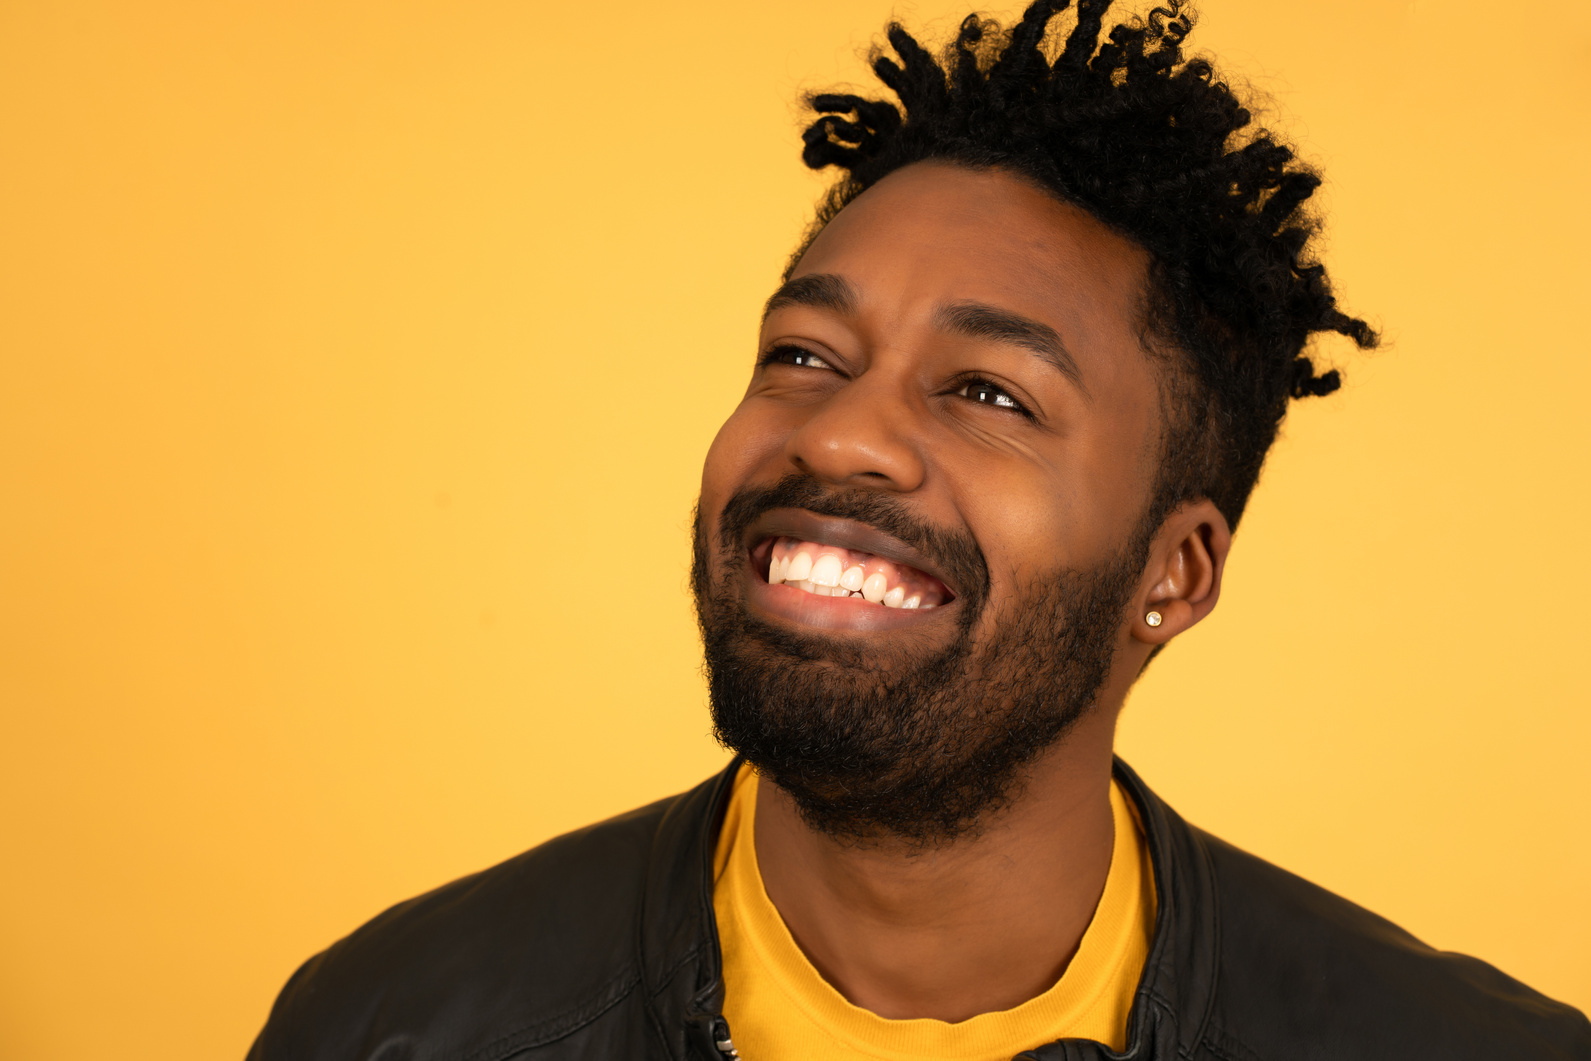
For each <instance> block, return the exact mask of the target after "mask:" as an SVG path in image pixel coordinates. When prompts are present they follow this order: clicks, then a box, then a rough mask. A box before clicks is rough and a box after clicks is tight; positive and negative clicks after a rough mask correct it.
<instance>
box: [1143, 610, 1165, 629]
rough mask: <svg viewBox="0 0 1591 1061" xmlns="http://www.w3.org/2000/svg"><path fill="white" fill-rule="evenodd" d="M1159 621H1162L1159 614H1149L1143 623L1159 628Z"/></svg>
mask: <svg viewBox="0 0 1591 1061" xmlns="http://www.w3.org/2000/svg"><path fill="white" fill-rule="evenodd" d="M1161 621H1162V620H1161V617H1160V613H1159V612H1150V613H1149V614H1148V615H1146V616H1144V622H1146V623H1148V624H1149V625H1150V626H1159V625H1160V623H1161Z"/></svg>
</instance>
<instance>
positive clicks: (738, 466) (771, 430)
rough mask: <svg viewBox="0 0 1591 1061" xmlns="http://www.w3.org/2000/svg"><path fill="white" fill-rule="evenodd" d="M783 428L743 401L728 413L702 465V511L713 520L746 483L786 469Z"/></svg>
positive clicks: (763, 478) (786, 431) (752, 402)
mask: <svg viewBox="0 0 1591 1061" xmlns="http://www.w3.org/2000/svg"><path fill="white" fill-rule="evenodd" d="M786 437H788V427H787V425H782V424H779V423H777V422H775V419H774V418H773V417H770V416H769V415H767V411H766V410H763V409H759V408H757V403H756V402H755V401H754V400H752V399H747V400H746V401H743V402H741V403H740V405H739V406H737V407H736V409H735V411H734V412H733V413H731V414H729V419H728V420H725V421H724V424H723V426H722V427H720V428H719V429H718V434H717V435H716V436H715V437H714V438H713V444H712V445H711V446H709V447H708V449H707V459H706V461H704V462H703V464H702V499H701V504H702V511H703V512H705V513H708V514H710V516H711V517H712V518H713V519H716V518H717V515H718V513H719V511H720V510H722V508H723V506H724V503H725V502H727V501H728V500H729V498H730V497H731V496H732V495H733V494H734V493H735V491H736V490H738V489H740V488H741V487H742V486H745V485H746V484H748V483H750V482H754V481H757V482H760V481H763V480H765V479H768V478H769V477H770V476H771V477H772V478H777V477H778V476H779V475H782V474H784V471H786V470H788V469H781V468H779V467H778V466H779V465H780V464H782V463H783V454H784V440H785V438H786Z"/></svg>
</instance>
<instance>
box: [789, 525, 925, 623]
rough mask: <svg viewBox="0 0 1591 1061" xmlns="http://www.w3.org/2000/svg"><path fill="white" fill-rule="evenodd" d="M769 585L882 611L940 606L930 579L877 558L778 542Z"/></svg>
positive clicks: (804, 543)
mask: <svg viewBox="0 0 1591 1061" xmlns="http://www.w3.org/2000/svg"><path fill="white" fill-rule="evenodd" d="M768 582H769V584H771V585H775V586H777V585H779V584H781V583H783V584H785V585H787V586H791V587H793V588H795V589H799V590H803V591H805V592H807V593H812V594H815V595H817V596H820V597H854V598H860V599H861V600H865V601H868V602H870V603H873V604H882V605H883V606H884V607H886V608H932V607H935V606H936V605H938V604H939V603H941V602H942V601H943V599H944V598H943V589H944V587H942V586H940V585H939V584H938V583H937V582H934V580H933V579H930V578H928V577H927V576H925V575H923V574H922V573H921V572H919V571H915V570H913V569H912V568H909V567H905V566H904V565H900V564H896V563H893V562H891V561H889V560H885V559H884V558H882V557H878V556H872V555H870V554H867V553H857V552H853V551H851V550H848V549H842V548H840V547H839V546H835V545H822V544H819V543H817V542H807V541H801V540H799V539H796V538H780V539H778V540H777V541H775V542H774V544H773V548H772V550H771V555H770V557H769V560H768Z"/></svg>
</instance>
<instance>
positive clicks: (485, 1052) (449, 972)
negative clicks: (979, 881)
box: [249, 797, 683, 1061]
mask: <svg viewBox="0 0 1591 1061" xmlns="http://www.w3.org/2000/svg"><path fill="white" fill-rule="evenodd" d="M682 798H683V797H675V798H673V799H668V800H662V801H659V802H658V803H654V804H652V805H650V806H647V807H643V808H641V809H639V810H636V811H632V812H630V813H629V814H625V815H622V816H620V817H618V818H613V819H611V820H609V821H605V822H601V823H599V824H596V825H592V826H588V827H586V828H584V829H580V830H577V831H575V832H572V833H568V834H566V835H564V836H560V837H557V838H556V839H553V840H549V841H548V842H546V843H544V844H542V845H541V846H539V847H536V848H533V849H531V850H530V851H527V852H525V853H524V854H521V855H519V856H517V857H515V858H513V859H510V860H509V861H507V862H504V863H502V864H500V865H497V866H494V867H492V868H490V869H487V870H484V871H482V872H480V873H476V874H473V875H471V876H468V877H465V878H463V879H461V880H457V881H454V882H452V883H451V884H447V885H444V886H442V887H440V888H437V889H436V890H434V891H431V892H428V893H426V894H425V895H421V896H419V897H417V898H414V899H410V900H408V901H407V902H404V903H400V904H398V905H397V906H394V907H392V908H391V909H389V910H387V911H386V912H385V913H382V914H380V915H379V916H377V917H375V918H374V919H372V920H371V921H369V922H368V923H366V924H365V925H363V926H362V927H360V928H359V929H357V930H356V931H355V932H353V933H352V934H351V935H349V936H347V937H346V938H344V939H342V940H340V941H339V942H337V943H336V944H334V945H332V946H331V947H330V948H328V949H327V950H325V951H323V952H322V953H320V954H318V955H316V956H315V957H313V958H311V959H310V960H309V961H307V962H306V963H305V964H304V965H303V966H302V967H301V968H300V969H299V970H298V972H297V973H295V974H294V975H293V977H292V979H291V980H289V981H288V983H287V986H286V987H284V988H283V989H282V992H281V994H280V996H279V997H278V999H277V1001H276V1005H275V1007H274V1008H273V1009H272V1012H271V1017H270V1020H269V1021H268V1022H267V1024H266V1027H265V1029H264V1031H262V1032H261V1033H260V1037H259V1040H258V1041H257V1042H256V1043H255V1046H254V1050H253V1051H252V1052H251V1053H250V1055H249V1056H250V1059H251V1061H256V1059H258V1061H265V1059H272V1061H274V1059H277V1058H294V1059H310V1058H333V1057H335V1058H351V1057H367V1056H382V1057H385V1056H388V1054H387V1053H386V1052H385V1050H387V1049H392V1046H393V1045H394V1044H398V1043H401V1044H403V1045H402V1046H400V1047H399V1048H397V1049H395V1050H393V1052H392V1055H391V1056H394V1057H422V1056H423V1057H460V1058H462V1057H476V1056H482V1057H485V1056H498V1055H499V1054H500V1053H502V1050H501V1049H496V1048H494V1047H502V1048H505V1049H508V1050H517V1049H524V1048H527V1047H530V1046H534V1045H537V1044H538V1043H540V1042H545V1041H549V1040H551V1039H555V1038H558V1037H560V1036H562V1035H564V1034H567V1033H568V1032H569V1031H570V1030H572V1029H575V1028H578V1027H580V1026H582V1025H583V1024H586V1023H589V1022H590V1021H591V1020H593V1019H594V1018H595V1017H596V1016H598V1015H599V1014H601V1013H602V1012H604V1011H605V1010H608V1009H610V1008H612V1007H614V1006H616V1005H619V1004H620V1003H621V1002H623V1001H624V1000H625V999H626V998H627V997H628V996H630V995H631V994H632V993H634V992H635V989H636V987H637V986H638V984H639V982H640V978H641V968H640V957H639V953H638V944H637V937H638V928H637V924H638V920H639V916H640V910H641V905H642V902H643V898H644V891H645V887H646V867H647V864H648V859H649V855H650V853H651V850H652V848H653V844H654V841H655V838H656V835H657V832H658V828H659V823H660V822H661V821H662V820H663V819H664V817H665V816H666V815H667V813H668V811H669V810H670V809H671V808H672V807H673V806H674V805H675V804H676V803H678V802H679V801H680V800H681V799H682Z"/></svg>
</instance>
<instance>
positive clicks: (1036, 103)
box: [787, 0, 1377, 527]
mask: <svg viewBox="0 0 1591 1061" xmlns="http://www.w3.org/2000/svg"><path fill="white" fill-rule="evenodd" d="M1111 3H1112V0H1078V4H1077V10H1076V20H1077V21H1076V26H1075V28H1074V29H1073V30H1072V32H1071V33H1070V34H1069V35H1067V36H1066V38H1065V40H1064V42H1062V41H1060V40H1058V39H1052V35H1051V34H1050V32H1049V28H1050V23H1051V21H1052V20H1054V19H1055V17H1056V16H1057V15H1059V14H1060V13H1061V12H1062V11H1064V10H1065V9H1066V8H1067V7H1069V6H1070V4H1071V0H1036V2H1035V3H1033V4H1032V5H1031V6H1029V7H1028V8H1027V10H1026V12H1025V13H1024V14H1023V16H1022V19H1021V21H1020V22H1019V23H1018V24H1017V25H1016V26H1015V27H1014V28H1012V29H1011V30H1009V31H1006V30H1004V29H1002V27H1001V26H1000V25H999V24H998V23H997V22H995V21H993V20H991V19H986V18H981V17H979V16H978V15H975V14H974V15H968V16H967V18H966V19H965V20H964V21H963V22H962V23H961V29H960V32H959V33H958V34H957V36H956V39H955V40H954V41H953V42H951V43H950V44H949V45H948V46H946V47H945V49H944V51H943V55H942V57H941V58H939V59H936V58H935V57H934V56H933V55H932V54H930V53H929V52H928V51H927V50H925V49H924V48H923V47H922V45H920V44H919V43H918V42H917V41H916V40H915V39H914V38H913V37H912V36H911V35H910V34H908V33H907V32H906V31H905V30H904V29H903V28H901V26H900V25H899V24H898V23H891V24H890V25H889V27H888V28H887V31H886V34H887V37H888V40H889V44H890V46H891V47H892V48H893V49H894V52H895V56H896V57H897V58H890V57H889V56H887V55H885V54H883V53H882V50H881V49H880V50H879V51H877V52H875V54H874V57H873V62H872V67H873V72H874V73H875V74H877V75H878V78H879V80H881V81H882V82H883V83H884V84H885V85H886V86H888V87H889V88H890V89H891V90H893V92H894V93H895V96H896V97H897V98H898V100H899V101H900V105H899V107H897V106H896V104H895V103H892V102H889V101H886V100H876V99H866V98H863V97H861V96H856V95H850V94H839V93H819V94H816V95H813V96H810V97H809V98H808V100H807V103H808V105H809V106H810V107H811V109H812V111H813V112H815V113H816V114H818V115H820V117H818V118H817V120H816V121H814V122H813V123H812V124H811V125H810V126H809V127H808V128H807V129H806V131H805V133H804V134H803V136H802V139H803V140H804V141H805V144H806V147H805V150H804V151H803V153H802V158H803V160H804V161H805V162H806V164H807V165H808V166H810V167H812V168H813V169H822V168H824V167H826V166H837V167H839V168H840V169H842V170H844V171H845V173H844V176H843V177H842V178H841V179H840V181H839V182H838V183H837V184H835V185H834V186H833V187H832V188H831V189H830V190H829V193H828V195H827V196H826V197H825V199H824V200H823V202H822V203H821V204H820V206H819V208H818V215H817V219H816V221H815V222H814V224H813V226H812V228H811V229H810V230H809V232H808V235H807V238H806V240H805V242H804V243H803V244H802V246H801V248H800V249H799V250H798V251H797V253H796V255H795V256H794V257H792V259H791V266H790V268H791V269H793V268H794V266H795V262H796V261H797V260H798V259H799V258H800V256H801V254H802V253H804V251H805V250H806V247H807V246H809V245H810V244H811V241H812V240H813V239H814V238H815V237H816V236H817V234H818V232H820V231H821V230H822V228H823V226H824V225H826V224H827V223H828V222H829V221H830V220H831V219H833V217H834V216H835V215H836V214H837V213H839V211H840V210H841V209H842V208H843V207H844V206H845V205H846V204H847V203H849V202H850V201H851V200H853V199H855V198H856V197H857V196H858V195H860V194H861V193H862V192H864V191H866V190H867V189H868V188H870V187H872V186H873V185H874V184H876V183H878V181H879V180H881V179H883V178H884V177H885V176H886V175H888V174H890V173H892V172H894V171H895V170H897V169H900V168H901V167H903V166H907V165H910V164H912V163H914V162H923V161H929V160H936V161H941V162H948V163H953V164H958V165H963V166H968V167H972V168H975V169H1001V170H1005V171H1007V172H1011V173H1013V174H1016V175H1019V176H1021V177H1023V178H1025V179H1027V180H1030V181H1034V182H1036V183H1037V184H1039V185H1040V186H1042V187H1043V188H1045V189H1047V190H1048V191H1049V192H1051V193H1052V194H1054V195H1056V196H1057V197H1059V198H1060V199H1062V200H1064V201H1066V202H1069V203H1073V204H1075V205H1077V206H1079V207H1081V208H1082V209H1084V210H1086V211H1088V212H1089V213H1090V214H1092V215H1093V216H1094V217H1096V218H1098V219H1099V220H1100V221H1102V222H1104V223H1105V224H1107V225H1109V226H1111V227H1112V228H1113V229H1115V230H1116V231H1117V232H1119V233H1121V234H1122V235H1124V236H1126V237H1127V238H1129V239H1131V240H1133V241H1134V242H1136V243H1138V244H1139V245H1141V246H1142V247H1144V248H1145V249H1146V250H1148V251H1149V252H1150V255H1151V258H1152V265H1151V267H1150V276H1149V282H1148V285H1147V289H1146V291H1145V292H1144V295H1145V305H1144V321H1143V326H1144V345H1145V349H1146V351H1147V352H1149V353H1150V354H1151V355H1152V356H1155V357H1157V358H1158V359H1160V360H1162V361H1164V362H1165V364H1166V365H1167V367H1168V370H1167V371H1166V372H1164V373H1163V374H1162V375H1163V384H1162V391H1163V394H1164V404H1165V407H1166V426H1165V436H1164V439H1163V444H1162V459H1161V468H1160V472H1159V481H1158V482H1157V483H1156V486H1155V491H1154V494H1153V501H1152V502H1151V507H1150V511H1149V512H1147V513H1146V514H1145V515H1146V519H1149V520H1151V521H1152V523H1151V524H1150V525H1151V526H1158V524H1159V522H1160V520H1162V519H1164V517H1165V516H1166V515H1167V514H1168V513H1169V512H1170V511H1171V510H1172V509H1173V508H1174V507H1175V506H1176V505H1178V504H1180V503H1182V502H1183V501H1187V500H1193V499H1197V498H1204V497H1207V498H1209V499H1210V500H1211V501H1213V502H1214V503H1215V505H1216V506H1217V507H1218V508H1219V509H1220V510H1221V512H1222V514H1223V515H1225V516H1226V518H1227V521H1228V522H1229V523H1230V524H1231V525H1232V526H1234V527H1235V526H1236V525H1237V522H1238V518H1239V517H1240V516H1241V515H1242V512H1243V508H1244V505H1245V504H1246V503H1247V501H1248V497H1249V494H1250V492H1251V491H1252V490H1253V488H1254V484H1255V482H1256V480H1257V479H1258V478H1259V473H1260V467H1261V465H1262V464H1263V463H1264V460H1265V454H1266V451H1267V450H1269V449H1270V446H1271V443H1272V442H1273V441H1274V440H1275V438H1276V432H1277V429H1278V427H1279V426H1280V425H1281V421H1282V418H1283V416H1284V415H1285V414H1286V411H1287V403H1288V399H1289V398H1302V397H1305V396H1308V395H1322V394H1329V393H1330V392H1332V391H1334V390H1336V389H1337V387H1338V385H1339V384H1340V382H1341V381H1340V378H1339V376H1338V374H1337V372H1336V370H1335V369H1332V370H1328V371H1326V372H1323V373H1322V372H1317V370H1316V368H1315V365H1314V363H1313V362H1312V361H1311V359H1310V358H1309V356H1308V355H1307V354H1306V353H1305V350H1304V348H1305V345H1306V344H1307V343H1308V342H1309V340H1310V338H1311V336H1312V335H1313V334H1314V333H1317V332H1336V333H1339V334H1341V335H1345V336H1348V337H1349V338H1351V339H1352V340H1353V341H1354V342H1355V343H1356V344H1358V346H1359V347H1360V348H1362V349H1363V348H1369V347H1373V346H1375V345H1376V343H1377V337H1376V333H1375V332H1374V331H1373V330H1371V328H1370V326H1369V325H1367V324H1366V323H1365V322H1364V321H1362V320H1357V319H1355V318H1352V317H1349V316H1346V315H1345V314H1343V313H1342V312H1340V311H1339V310H1338V309H1337V305H1336V300H1335V299H1334V298H1333V297H1332V292H1331V285H1330V283H1329V282H1328V281H1327V278H1326V270H1325V267H1324V266H1322V265H1320V264H1319V263H1318V262H1317V261H1315V260H1314V257H1313V255H1312V254H1311V248H1310V242H1311V240H1312V239H1313V238H1314V236H1315V235H1316V232H1317V230H1318V225H1317V222H1316V221H1315V219H1314V218H1313V217H1312V216H1311V215H1310V214H1308V213H1307V212H1306V211H1305V208H1304V204H1305V202H1306V201H1307V200H1308V199H1309V197H1310V196H1311V195H1312V194H1313V193H1314V190H1315V189H1316V188H1317V187H1319V186H1320V183H1321V180H1320V177H1319V176H1318V175H1317V174H1316V173H1315V171H1314V170H1312V169H1310V168H1309V167H1307V166H1305V165H1303V164H1301V163H1299V162H1298V161H1297V160H1296V159H1295V157H1294V154H1293V151H1292V149H1291V148H1290V147H1288V146H1287V145H1286V144H1284V143H1281V142H1279V141H1278V140H1277V138H1275V137H1274V136H1272V135H1271V134H1270V133H1268V132H1266V131H1265V130H1263V129H1258V130H1253V131H1249V132H1245V130H1248V128H1249V126H1250V122H1251V115H1250V114H1249V111H1248V110H1247V109H1246V108H1245V107H1244V106H1243V105H1242V103H1241V102H1240V101H1239V99H1238V98H1237V96H1236V95H1235V94H1234V93H1233V92H1232V90H1231V89H1230V88H1229V87H1228V86H1227V85H1226V84H1225V83H1223V82H1222V81H1220V80H1219V79H1218V77H1217V74H1216V71H1215V69H1214V68H1213V67H1212V66H1211V64H1210V63H1209V62H1208V61H1206V60H1204V59H1202V58H1184V56H1183V41H1184V39H1185V38H1186V37H1187V35H1188V32H1189V30H1190V29H1191V28H1192V23H1193V20H1192V16H1191V13H1189V12H1188V11H1186V10H1185V8H1184V4H1183V3H1182V2H1181V0H1170V3H1169V5H1168V6H1166V7H1156V8H1154V9H1153V10H1152V11H1151V12H1150V14H1149V16H1148V18H1147V19H1146V20H1140V19H1132V20H1130V21H1128V22H1125V23H1122V24H1120V25H1117V26H1115V27H1114V28H1112V29H1111V30H1110V31H1109V33H1108V34H1105V35H1104V43H1103V44H1101V43H1100V42H1101V31H1102V25H1103V22H1104V17H1105V14H1106V12H1107V10H1108V9H1109V8H1110V6H1111ZM897 60H898V61H897ZM787 272H788V270H787ZM1156 339H1163V340H1165V341H1166V344H1167V345H1169V346H1170V347H1171V350H1170V351H1161V350H1160V346H1159V344H1157V343H1156V342H1155V340H1156Z"/></svg>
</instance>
